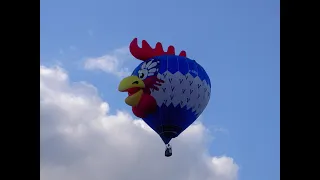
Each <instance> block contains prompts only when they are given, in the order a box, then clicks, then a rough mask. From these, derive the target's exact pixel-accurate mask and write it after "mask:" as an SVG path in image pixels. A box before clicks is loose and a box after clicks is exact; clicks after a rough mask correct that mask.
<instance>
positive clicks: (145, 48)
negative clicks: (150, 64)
mask: <svg viewBox="0 0 320 180" xmlns="http://www.w3.org/2000/svg"><path fill="white" fill-rule="evenodd" d="M129 49H130V52H131V54H132V55H133V56H134V57H135V58H137V59H140V60H142V61H145V60H148V59H150V58H153V57H155V56H161V55H176V54H175V49H174V47H173V46H169V47H168V50H167V52H165V51H164V50H163V47H162V44H161V43H160V42H157V44H156V47H155V48H152V47H151V46H150V45H149V44H148V42H147V41H146V40H142V47H141V48H140V47H139V46H138V39H137V38H134V39H133V40H132V41H131V43H130V46H129ZM178 56H182V57H186V56H187V53H186V51H181V52H180V54H179V55H178Z"/></svg>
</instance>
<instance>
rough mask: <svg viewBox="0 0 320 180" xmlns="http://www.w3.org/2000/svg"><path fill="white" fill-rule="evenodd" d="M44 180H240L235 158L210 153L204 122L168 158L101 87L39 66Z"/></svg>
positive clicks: (176, 141)
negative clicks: (100, 91)
mask: <svg viewBox="0 0 320 180" xmlns="http://www.w3.org/2000/svg"><path fill="white" fill-rule="evenodd" d="M40 119H41V130H40V133H41V137H40V143H41V144H40V148H41V161H40V166H41V167H40V179H41V180H57V179H59V180H128V179H131V180H162V179H174V180H235V179H237V172H238V166H237V165H236V164H235V162H234V161H233V159H232V158H230V157H226V156H222V157H212V156H210V155H209V154H208V153H207V145H208V144H207V142H208V141H207V140H208V138H209V136H208V132H207V131H206V128H205V127H204V126H203V125H202V124H201V123H195V124H194V125H192V126H190V128H188V129H187V130H186V131H185V132H184V133H183V134H181V136H179V137H178V138H177V139H174V140H173V142H172V146H173V156H172V157H170V158H167V157H165V156H164V145H163V143H162V141H161V140H160V138H159V137H158V135H157V134H156V133H154V132H153V131H152V130H151V129H150V128H149V127H148V126H147V125H146V124H145V123H144V122H143V121H141V120H138V119H134V118H133V117H132V116H131V115H130V114H128V113H127V112H123V111H117V113H116V114H110V107H109V104H108V103H107V102H104V101H103V100H102V99H101V98H100V97H99V96H98V92H97V89H96V88H95V87H94V86H92V85H90V84H88V83H85V82H77V83H70V80H69V77H68V75H67V73H66V71H64V70H63V69H61V68H60V67H52V68H48V67H44V66H40Z"/></svg>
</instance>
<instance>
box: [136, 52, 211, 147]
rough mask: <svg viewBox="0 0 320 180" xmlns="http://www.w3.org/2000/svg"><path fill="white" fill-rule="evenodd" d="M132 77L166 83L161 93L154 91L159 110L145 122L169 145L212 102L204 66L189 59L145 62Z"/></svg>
mask: <svg viewBox="0 0 320 180" xmlns="http://www.w3.org/2000/svg"><path fill="white" fill-rule="evenodd" d="M141 74H144V75H147V76H144V77H143V76H141ZM132 75H134V76H138V77H143V79H146V78H148V77H150V76H157V77H158V78H159V79H161V80H163V81H164V82H163V83H162V84H161V86H159V90H155V89H153V90H151V96H153V97H154V98H155V100H156V102H157V106H158V107H157V110H156V112H155V113H152V114H149V115H148V116H147V117H145V118H143V120H144V121H145V122H146V123H147V124H148V125H149V126H150V127H151V128H152V129H153V130H154V131H155V132H157V133H158V134H159V135H160V137H161V138H162V140H163V142H164V143H165V144H168V143H169V142H170V140H171V139H172V138H175V137H177V136H178V135H179V134H180V133H182V132H183V131H184V130H185V129H186V128H188V127H189V126H190V125H191V124H192V123H193V122H194V121H195V120H196V119H197V118H198V117H199V116H200V114H201V113H202V112H203V111H204V109H205V107H206V106H207V104H208V102H209V99H210V93H211V82H210V78H209V76H208V75H207V73H206V71H205V70H204V69H203V67H202V66H200V65H199V64H198V63H197V62H196V61H194V60H191V59H189V58H187V57H182V56H177V55H161V56H155V57H153V58H151V59H149V60H146V61H144V62H142V63H141V64H140V65H139V66H138V67H137V68H136V69H135V70H134V71H133V73H132ZM143 79H142V80H143ZM165 132H172V133H171V135H170V133H169V134H168V133H165Z"/></svg>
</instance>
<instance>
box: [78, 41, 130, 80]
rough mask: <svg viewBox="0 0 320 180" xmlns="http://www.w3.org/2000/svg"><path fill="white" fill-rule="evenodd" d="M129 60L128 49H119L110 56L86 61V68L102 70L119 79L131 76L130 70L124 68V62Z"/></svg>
mask: <svg viewBox="0 0 320 180" xmlns="http://www.w3.org/2000/svg"><path fill="white" fill-rule="evenodd" d="M129 58H131V57H130V54H129V50H128V48H127V47H125V48H119V49H116V50H114V51H113V52H111V53H110V54H107V55H104V56H100V57H95V58H88V59H86V61H85V63H84V67H85V69H87V70H102V71H104V72H106V73H109V74H112V75H115V76H117V77H124V76H128V75H129V74H130V72H129V69H128V68H125V67H123V65H124V61H125V60H127V59H129Z"/></svg>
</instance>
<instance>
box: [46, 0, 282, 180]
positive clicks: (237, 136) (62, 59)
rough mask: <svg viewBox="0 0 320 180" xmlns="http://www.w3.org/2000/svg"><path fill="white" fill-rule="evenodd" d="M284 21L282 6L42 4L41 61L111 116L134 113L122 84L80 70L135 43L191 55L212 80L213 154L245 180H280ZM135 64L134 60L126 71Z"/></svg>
mask: <svg viewBox="0 0 320 180" xmlns="http://www.w3.org/2000/svg"><path fill="white" fill-rule="evenodd" d="M279 14H280V3H279V1H278V0H277V1H276V0H243V1H237V0H223V1H222V0H220V1H209V0H204V1H201V2H197V1H191V0H185V1H169V0H163V1H150V0H149V1H148V0H136V1H130V0H118V1H110V0H92V1H89V0H77V1H76V0H64V1H62V0H41V12H40V28H41V30H40V43H41V45H40V47H41V49H40V59H41V63H42V64H46V65H53V64H57V63H59V64H61V65H62V66H63V67H64V68H65V69H66V70H67V71H68V72H69V73H70V76H71V79H72V80H73V81H88V82H90V83H92V84H93V85H95V86H96V87H97V88H98V89H99V91H100V92H101V93H102V97H103V98H104V99H105V100H106V101H107V102H108V103H110V104H111V108H112V109H113V110H116V109H125V110H129V107H127V106H126V105H125V104H124V103H123V97H124V96H123V94H120V93H117V92H116V87H117V84H118V82H119V79H118V78H117V77H112V78H110V76H108V75H107V74H106V73H102V72H95V73H92V72H88V71H85V70H84V68H83V67H82V65H81V63H82V62H83V61H84V60H85V59H86V58H89V57H99V56H103V55H105V54H108V53H110V52H112V51H114V50H115V49H118V48H123V47H126V46H128V44H129V43H130V41H131V40H132V39H133V38H134V37H138V38H139V39H140V40H142V39H146V40H148V42H150V44H152V45H154V44H155V43H156V42H157V41H161V42H163V45H164V46H165V47H166V46H168V45H170V44H172V45H174V46H175V47H176V49H177V50H182V49H183V50H186V51H187V54H188V56H189V57H190V58H192V59H195V60H196V61H197V62H198V63H199V64H201V65H202V66H203V67H205V69H206V71H207V73H208V74H209V76H210V78H211V83H212V98H211V101H210V102H209V105H208V106H207V108H206V110H205V112H204V113H203V119H202V121H203V123H204V124H205V125H206V126H207V127H209V129H211V130H213V133H214V135H215V137H216V139H215V140H214V142H213V143H212V146H211V147H210V153H211V154H214V155H223V154H226V155H228V156H231V157H233V158H234V159H235V161H236V162H237V164H238V165H239V166H240V171H239V179H240V180H276V179H280V177H279V176H280V15H279ZM138 63H140V62H139V61H137V60H133V59H132V62H129V63H128V67H129V68H130V69H131V70H132V69H133V68H134V67H135V65H138ZM111 87H114V88H111ZM219 129H222V130H223V131H214V130H219Z"/></svg>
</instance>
